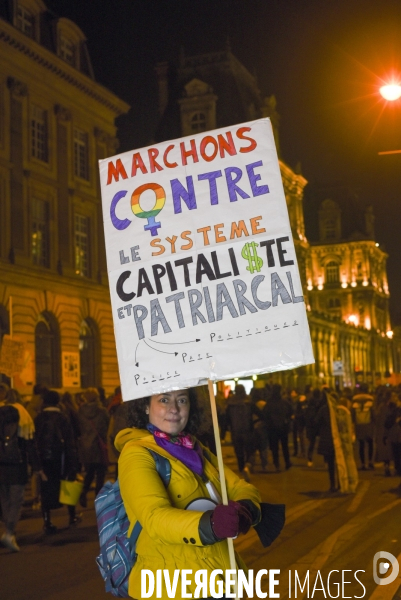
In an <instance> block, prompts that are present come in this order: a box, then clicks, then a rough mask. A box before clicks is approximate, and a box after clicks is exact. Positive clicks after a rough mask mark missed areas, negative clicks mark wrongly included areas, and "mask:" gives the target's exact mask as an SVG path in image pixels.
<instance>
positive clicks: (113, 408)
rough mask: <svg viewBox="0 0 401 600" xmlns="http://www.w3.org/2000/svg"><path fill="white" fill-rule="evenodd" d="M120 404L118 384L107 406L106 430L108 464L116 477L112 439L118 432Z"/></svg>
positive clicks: (116, 462)
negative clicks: (107, 420) (108, 419)
mask: <svg viewBox="0 0 401 600" xmlns="http://www.w3.org/2000/svg"><path fill="white" fill-rule="evenodd" d="M122 404H123V398H122V395H121V387H120V386H118V387H116V389H115V391H114V396H113V397H112V398H111V400H110V402H109V404H108V406H107V411H108V413H109V416H110V421H109V427H108V430H107V451H108V456H109V465H110V466H114V468H115V478H116V479H117V477H118V457H119V453H118V451H117V448H116V447H115V445H114V440H115V437H116V434H117V433H118V430H117V427H116V418H117V414H118V412H119V408H120V406H122Z"/></svg>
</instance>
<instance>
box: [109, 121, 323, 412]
mask: <svg viewBox="0 0 401 600" xmlns="http://www.w3.org/2000/svg"><path fill="white" fill-rule="evenodd" d="M100 181H101V190H102V204H103V219H104V229H105V238H106V252H107V264H108V274H109V285H110V295H111V305H112V311H113V320H114V329H115V337H116V345H117V353H118V362H119V369H120V379H121V385H122V393H123V398H124V400H129V399H134V398H139V397H141V396H149V395H152V394H155V393H160V392H163V391H168V390H171V389H179V388H184V387H189V386H196V385H200V384H202V383H206V381H207V380H214V381H216V380H222V379H228V378H231V377H234V376H237V377H244V376H248V375H253V374H261V373H266V372H273V371H279V370H283V369H291V368H295V367H299V366H301V365H305V364H309V363H312V362H313V361H314V359H313V354H312V347H311V341H310V334H309V327H308V322H307V317H306V310H305V303H304V299H303V295H302V288H301V281H300V277H299V272H298V266H297V259H296V255H295V248H294V243H293V239H292V234H291V228H290V223H289V218H288V211H287V205H286V199H285V195H284V190H283V185H282V181H281V175H280V168H279V163H278V159H277V154H276V149H275V145H274V139H273V133H272V128H271V124H270V121H269V119H260V120H257V121H253V122H250V123H245V124H242V125H233V126H230V127H226V128H223V129H219V130H214V131H209V132H204V133H200V134H196V135H193V136H189V137H185V138H181V139H178V140H173V141H168V142H164V143H160V144H156V145H154V146H152V147H149V148H144V149H140V150H135V151H132V152H125V153H123V154H120V155H118V156H115V157H112V158H108V159H104V160H102V161H100Z"/></svg>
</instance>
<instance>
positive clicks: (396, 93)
mask: <svg viewBox="0 0 401 600" xmlns="http://www.w3.org/2000/svg"><path fill="white" fill-rule="evenodd" d="M380 93H381V95H382V96H383V98H384V99H385V100H389V101H390V102H393V101H394V100H398V99H399V98H401V85H400V84H399V83H389V84H387V85H383V86H382V87H381V88H380Z"/></svg>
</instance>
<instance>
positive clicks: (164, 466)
mask: <svg viewBox="0 0 401 600" xmlns="http://www.w3.org/2000/svg"><path fill="white" fill-rule="evenodd" d="M147 450H148V451H149V452H150V453H151V455H152V456H153V458H154V461H155V463H156V471H157V472H158V474H159V475H160V477H161V480H162V481H163V484H164V487H166V488H167V486H168V484H169V483H170V479H171V465H170V461H169V460H168V459H167V458H165V457H164V456H161V455H160V454H157V452H154V451H153V450H150V449H149V448H147ZM141 531H142V525H141V524H140V522H139V521H137V522H136V523H135V525H134V527H133V529H132V531H131V535H130V536H129V547H130V550H131V552H133V551H135V547H136V543H137V541H138V538H139V534H140V533H141Z"/></svg>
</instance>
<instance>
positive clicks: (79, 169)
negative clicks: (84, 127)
mask: <svg viewBox="0 0 401 600" xmlns="http://www.w3.org/2000/svg"><path fill="white" fill-rule="evenodd" d="M74 173H75V175H76V176H77V177H80V178H81V179H86V180H88V179H89V164H88V135H87V134H86V133H85V132H84V131H81V130H80V129H74Z"/></svg>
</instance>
